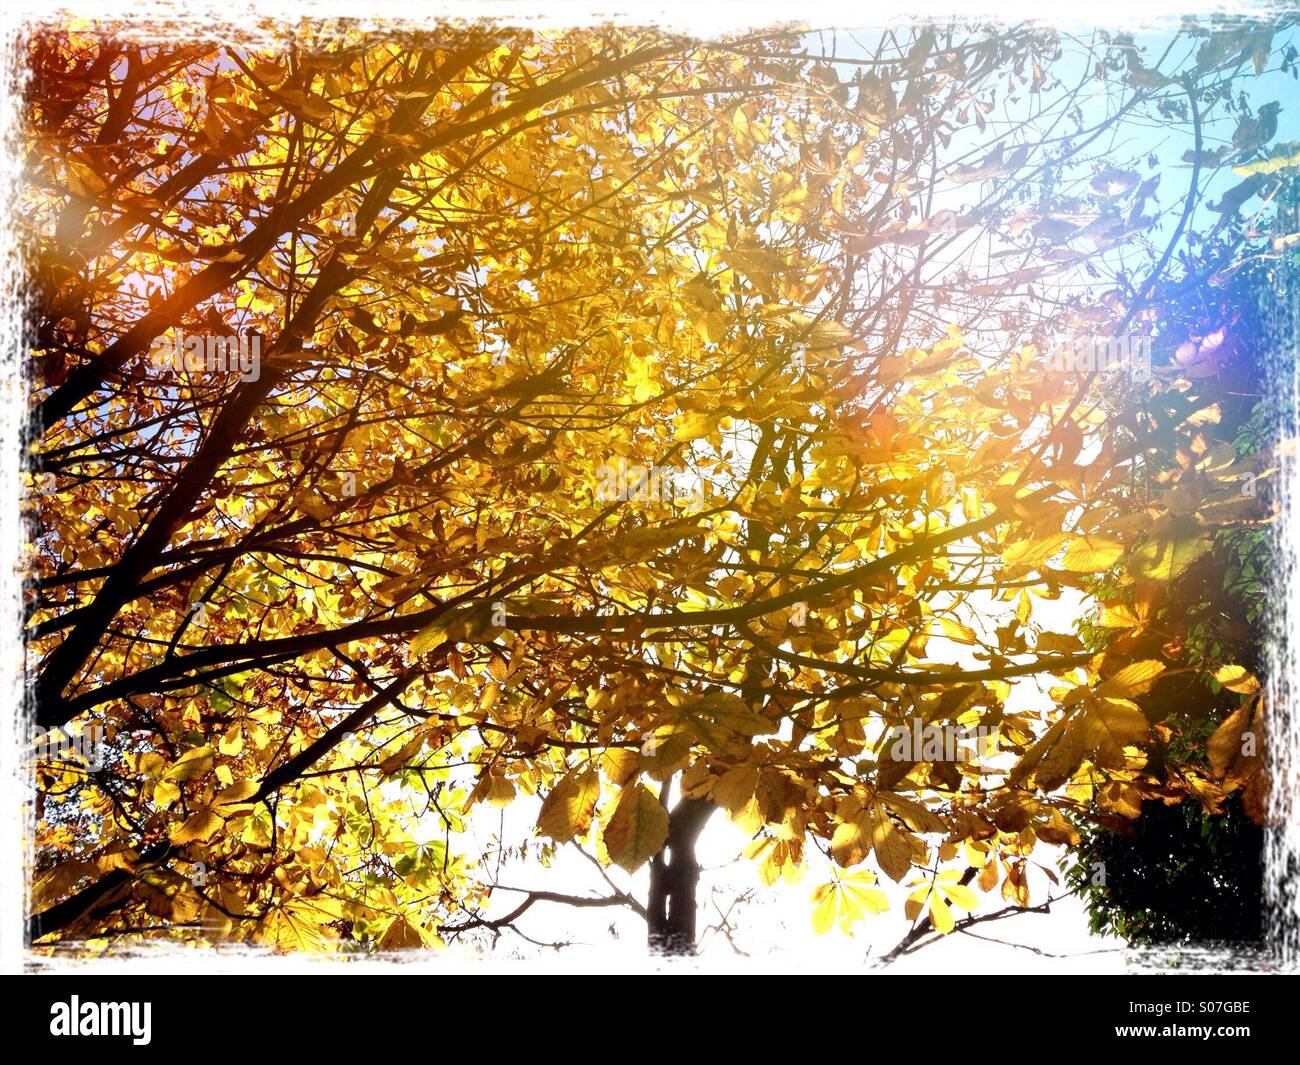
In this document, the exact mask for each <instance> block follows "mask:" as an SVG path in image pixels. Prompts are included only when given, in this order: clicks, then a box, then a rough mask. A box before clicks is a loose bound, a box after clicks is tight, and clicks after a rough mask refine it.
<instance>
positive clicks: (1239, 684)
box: [1214, 666, 1259, 695]
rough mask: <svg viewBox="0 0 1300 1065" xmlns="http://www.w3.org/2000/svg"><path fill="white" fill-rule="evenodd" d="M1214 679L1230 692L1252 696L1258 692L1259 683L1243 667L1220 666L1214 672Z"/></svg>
mask: <svg viewBox="0 0 1300 1065" xmlns="http://www.w3.org/2000/svg"><path fill="white" fill-rule="evenodd" d="M1214 679H1215V680H1217V681H1218V682H1219V683H1220V684H1222V685H1223V686H1224V687H1225V688H1227V689H1228V691H1230V692H1238V693H1239V694H1241V695H1254V694H1255V693H1256V692H1257V691H1259V681H1258V680H1257V679H1256V678H1255V675H1254V674H1253V673H1251V672H1250V671H1248V670H1247V669H1246V668H1245V667H1244V666H1221V667H1220V668H1218V669H1216V670H1215V671H1214Z"/></svg>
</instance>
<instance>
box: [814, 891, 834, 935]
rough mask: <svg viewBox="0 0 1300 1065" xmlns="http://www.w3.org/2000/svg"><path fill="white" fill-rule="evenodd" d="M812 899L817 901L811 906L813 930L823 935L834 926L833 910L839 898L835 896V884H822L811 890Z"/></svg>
mask: <svg viewBox="0 0 1300 1065" xmlns="http://www.w3.org/2000/svg"><path fill="white" fill-rule="evenodd" d="M813 901H814V902H815V903H817V905H816V906H815V907H813V914H812V925H813V931H814V932H816V933H817V934H818V935H819V936H824V935H825V934H826V933H827V932H829V931H830V930H831V929H832V928H834V927H835V910H836V908H837V906H838V905H839V900H838V899H837V898H836V897H835V885H834V884H822V885H821V886H820V887H819V888H817V890H816V891H814V892H813Z"/></svg>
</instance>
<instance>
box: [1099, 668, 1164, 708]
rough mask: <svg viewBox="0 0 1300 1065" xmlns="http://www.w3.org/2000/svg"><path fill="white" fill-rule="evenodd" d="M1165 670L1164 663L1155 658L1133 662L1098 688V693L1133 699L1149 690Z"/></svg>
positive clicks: (1116, 697)
mask: <svg viewBox="0 0 1300 1065" xmlns="http://www.w3.org/2000/svg"><path fill="white" fill-rule="evenodd" d="M1164 671H1165V667H1164V663H1163V662H1157V661H1156V660H1155V659H1154V658H1148V659H1146V660H1144V661H1142V662H1133V663H1131V664H1130V665H1127V666H1125V667H1124V668H1123V669H1121V670H1119V672H1117V673H1115V674H1113V675H1112V676H1111V677H1109V678H1108V679H1107V680H1106V682H1105V683H1104V684H1102V685H1101V686H1100V687H1099V688H1098V689H1097V694H1098V695H1100V696H1102V697H1103V698H1109V699H1131V698H1132V697H1133V696H1135V695H1141V694H1142V693H1143V692H1146V691H1149V690H1150V688H1151V685H1152V684H1154V683H1155V681H1156V678H1157V677H1158V676H1160V674H1161V673H1163V672H1164Z"/></svg>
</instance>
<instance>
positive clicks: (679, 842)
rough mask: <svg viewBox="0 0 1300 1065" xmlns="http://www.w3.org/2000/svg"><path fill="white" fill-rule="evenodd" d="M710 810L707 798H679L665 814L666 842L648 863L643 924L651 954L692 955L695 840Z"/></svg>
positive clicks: (697, 872)
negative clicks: (648, 874) (648, 894)
mask: <svg viewBox="0 0 1300 1065" xmlns="http://www.w3.org/2000/svg"><path fill="white" fill-rule="evenodd" d="M713 810H714V805H713V803H711V802H710V801H709V800H708V799H682V801H681V802H679V803H678V804H677V805H676V806H675V807H674V808H673V810H672V813H671V814H669V817H668V840H667V842H666V843H665V844H664V846H663V849H662V850H661V851H660V852H659V853H658V854H656V855H655V856H654V858H653V860H652V861H651V863H650V899H649V904H648V905H647V906H646V925H647V931H648V937H647V941H648V943H649V946H650V950H651V951H652V952H656V953H662V954H694V953H695V910H696V902H695V886H696V885H697V884H698V883H699V880H700V863H699V862H697V861H696V860H695V841H696V840H697V839H698V838H699V835H700V831H701V830H702V829H703V828H704V823H705V822H706V821H707V820H708V819H709V815H710V814H711V813H713Z"/></svg>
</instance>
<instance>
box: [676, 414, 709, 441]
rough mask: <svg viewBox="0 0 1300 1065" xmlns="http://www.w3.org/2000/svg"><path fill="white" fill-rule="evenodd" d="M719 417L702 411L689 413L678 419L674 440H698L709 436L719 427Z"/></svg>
mask: <svg viewBox="0 0 1300 1065" xmlns="http://www.w3.org/2000/svg"><path fill="white" fill-rule="evenodd" d="M718 420H719V416H718V415H716V414H714V415H710V414H704V413H702V412H700V411H688V412H687V413H685V414H682V415H680V416H679V417H678V418H677V428H676V429H675V430H674V432H673V439H674V440H698V439H699V438H700V437H702V436H708V435H709V433H711V432H713V431H714V430H715V429H717V427H718Z"/></svg>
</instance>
